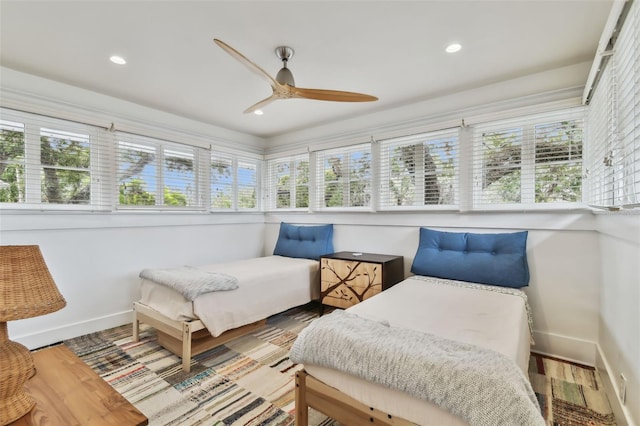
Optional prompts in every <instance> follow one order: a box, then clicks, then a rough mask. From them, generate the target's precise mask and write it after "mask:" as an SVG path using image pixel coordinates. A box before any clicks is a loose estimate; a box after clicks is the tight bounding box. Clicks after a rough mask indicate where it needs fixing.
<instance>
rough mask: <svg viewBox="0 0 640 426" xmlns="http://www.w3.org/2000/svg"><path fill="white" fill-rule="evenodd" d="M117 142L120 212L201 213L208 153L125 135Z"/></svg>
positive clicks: (120, 136)
mask: <svg viewBox="0 0 640 426" xmlns="http://www.w3.org/2000/svg"><path fill="white" fill-rule="evenodd" d="M116 141H117V147H118V148H117V154H118V206H119V208H123V209H131V208H135V209H145V208H147V209H148V208H154V209H157V208H161V209H180V210H184V209H186V210H202V209H204V207H205V199H206V197H205V194H204V191H203V185H202V183H203V181H204V176H205V175H204V171H203V165H202V157H203V156H205V155H207V150H205V149H203V148H198V147H194V146H189V145H182V144H177V143H172V142H167V141H164V140H159V139H154V138H149V137H145V136H139V135H134V134H130V133H125V132H116Z"/></svg>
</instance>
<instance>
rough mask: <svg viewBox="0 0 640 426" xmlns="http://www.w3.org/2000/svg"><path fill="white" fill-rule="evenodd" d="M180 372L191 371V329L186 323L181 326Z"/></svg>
mask: <svg viewBox="0 0 640 426" xmlns="http://www.w3.org/2000/svg"><path fill="white" fill-rule="evenodd" d="M182 371H184V372H185V373H188V372H190V371H191V329H190V327H189V323H188V322H185V323H183V324H182Z"/></svg>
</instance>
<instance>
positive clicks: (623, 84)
mask: <svg viewBox="0 0 640 426" xmlns="http://www.w3.org/2000/svg"><path fill="white" fill-rule="evenodd" d="M627 7H629V9H628V11H627V14H626V18H625V20H624V24H623V26H622V28H621V29H620V31H619V35H618V37H617V39H616V40H615V43H614V48H613V56H612V57H611V58H610V59H609V61H608V62H607V64H606V66H605V68H604V70H603V71H601V74H600V78H599V81H598V85H597V87H596V88H595V91H594V94H593V96H592V98H591V101H590V103H589V115H588V132H589V151H588V158H589V160H588V164H587V179H588V182H589V195H588V203H589V204H590V205H593V206H598V207H609V208H625V207H639V206H640V4H639V2H637V1H635V2H629V3H628V6H627Z"/></svg>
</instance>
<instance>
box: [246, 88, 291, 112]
mask: <svg viewBox="0 0 640 426" xmlns="http://www.w3.org/2000/svg"><path fill="white" fill-rule="evenodd" d="M276 99H282V98H281V97H280V96H278V95H277V93H275V92H274V93H273V95H271V96H269V97H268V98H265V99H263V100H261V101H260V102H256V103H255V104H253V105H251V106H250V107H249V108H247V109H245V110H244V113H245V114H249V113H250V112H255V111H256V110H258V109H260V108H262V107H264V106H266V105H268V104H270V103H271V102H273V101H275V100H276Z"/></svg>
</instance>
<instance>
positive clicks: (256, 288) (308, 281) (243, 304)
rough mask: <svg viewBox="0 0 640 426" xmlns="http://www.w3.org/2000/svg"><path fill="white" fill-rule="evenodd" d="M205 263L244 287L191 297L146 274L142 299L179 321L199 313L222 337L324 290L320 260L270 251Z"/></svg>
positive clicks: (214, 270) (204, 321)
mask: <svg viewBox="0 0 640 426" xmlns="http://www.w3.org/2000/svg"><path fill="white" fill-rule="evenodd" d="M199 269H201V270H204V271H209V272H219V273H224V274H227V275H231V276H234V277H236V278H237V279H238V283H239V287H238V288H237V289H235V290H233V291H218V292H212V293H207V294H203V295H200V296H198V297H197V298H196V299H195V300H194V301H193V302H189V301H188V300H187V299H185V298H184V296H182V295H181V294H180V293H178V292H176V291H174V290H172V289H170V288H167V287H165V286H161V285H158V284H155V283H153V282H151V281H149V280H142V283H141V285H140V290H141V300H140V301H141V302H142V303H144V304H145V305H147V306H149V307H151V308H153V309H155V310H156V311H158V312H160V313H161V314H163V315H164V316H166V317H168V318H170V319H173V320H176V321H184V320H190V319H197V318H199V319H200V320H201V321H202V323H203V324H204V325H205V327H207V329H208V330H209V332H210V333H211V335H213V336H214V337H217V336H219V335H220V334H222V333H223V332H225V331H227V330H231V329H233V328H236V327H240V326H243V325H246V324H250V323H252V322H255V321H259V320H262V319H264V318H267V317H269V316H271V315H274V314H277V313H279V312H282V311H285V310H287V309H289V308H292V307H295V306H299V305H303V304H305V303H307V302H309V301H311V300H312V299H317V298H318V296H319V295H318V291H319V289H318V287H319V282H320V281H319V262H318V261H317V260H309V259H295V258H290V257H283V256H266V257H258V258H252V259H243V260H238V261H234V262H227V263H219V264H215V265H208V266H201V267H199Z"/></svg>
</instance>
